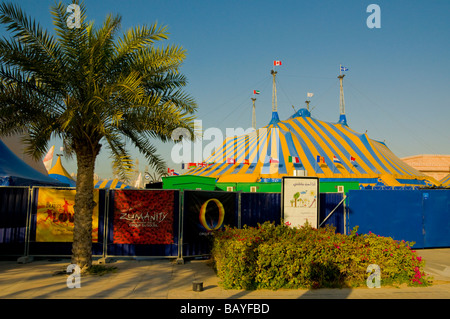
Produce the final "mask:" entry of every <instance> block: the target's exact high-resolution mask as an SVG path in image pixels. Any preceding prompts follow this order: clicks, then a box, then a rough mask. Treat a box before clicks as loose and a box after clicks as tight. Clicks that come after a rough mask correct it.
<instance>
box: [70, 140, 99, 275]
mask: <svg viewBox="0 0 450 319" xmlns="http://www.w3.org/2000/svg"><path fill="white" fill-rule="evenodd" d="M75 152H76V154H77V165H78V172H77V186H76V195H75V206H74V211H75V214H74V215H75V216H74V229H73V244H72V263H74V264H77V265H78V266H80V268H81V271H82V272H83V271H85V270H87V269H89V268H90V267H91V265H92V213H93V209H94V207H95V205H96V203H95V201H94V169H95V159H96V157H97V154H98V152H93V151H92V149H91V148H90V147H87V146H82V147H80V148H78V149H75Z"/></svg>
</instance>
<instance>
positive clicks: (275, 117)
mask: <svg viewBox="0 0 450 319" xmlns="http://www.w3.org/2000/svg"><path fill="white" fill-rule="evenodd" d="M278 122H280V117H279V116H278V112H276V111H275V112H272V119H271V120H270V123H269V125H272V124H277V123H278Z"/></svg>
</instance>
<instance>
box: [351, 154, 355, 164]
mask: <svg viewBox="0 0 450 319" xmlns="http://www.w3.org/2000/svg"><path fill="white" fill-rule="evenodd" d="M350 162H351V163H352V164H355V163H356V158H354V157H353V156H350Z"/></svg>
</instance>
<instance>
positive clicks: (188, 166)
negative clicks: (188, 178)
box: [187, 163, 197, 169]
mask: <svg viewBox="0 0 450 319" xmlns="http://www.w3.org/2000/svg"><path fill="white" fill-rule="evenodd" d="M192 167H197V164H196V163H188V165H187V168H188V169H190V168H192Z"/></svg>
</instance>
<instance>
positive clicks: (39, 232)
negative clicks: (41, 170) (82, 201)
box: [36, 188, 99, 243]
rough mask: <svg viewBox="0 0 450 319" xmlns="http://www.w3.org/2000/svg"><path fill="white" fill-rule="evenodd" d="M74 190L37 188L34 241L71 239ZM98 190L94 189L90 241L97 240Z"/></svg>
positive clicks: (66, 240)
mask: <svg viewBox="0 0 450 319" xmlns="http://www.w3.org/2000/svg"><path fill="white" fill-rule="evenodd" d="M75 192H76V191H75V190H67V189H54V188H39V193H38V203H37V216H36V241H37V242H71V241H73V226H74V223H73V220H74V219H73V218H74V209H73V206H74V204H75ZM98 197H99V195H98V190H97V189H96V190H94V201H95V202H96V203H97V205H96V206H95V208H94V211H93V214H92V242H93V243H96V242H98V202H99V200H98Z"/></svg>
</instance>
